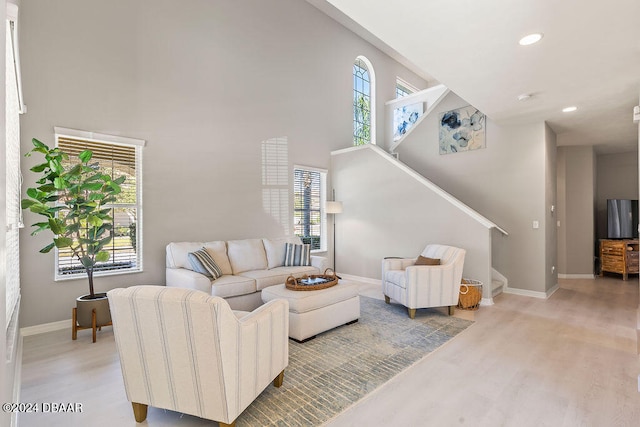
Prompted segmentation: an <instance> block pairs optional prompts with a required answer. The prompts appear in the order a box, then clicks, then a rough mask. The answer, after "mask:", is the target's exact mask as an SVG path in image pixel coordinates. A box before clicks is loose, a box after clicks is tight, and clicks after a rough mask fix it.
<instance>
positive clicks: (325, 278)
mask: <svg viewBox="0 0 640 427" xmlns="http://www.w3.org/2000/svg"><path fill="white" fill-rule="evenodd" d="M309 280H311V281H318V283H305V282H306V281H309ZM337 284H338V276H337V275H336V272H335V271H333V270H332V269H331V268H327V269H326V270H325V271H324V274H312V275H311V276H306V275H305V276H302V277H300V278H298V279H296V278H295V277H293V276H289V277H287V280H286V281H285V282H284V285H285V287H286V288H287V289H291V290H292V291H318V290H320V289H327V288H330V287H332V286H335V285H337Z"/></svg>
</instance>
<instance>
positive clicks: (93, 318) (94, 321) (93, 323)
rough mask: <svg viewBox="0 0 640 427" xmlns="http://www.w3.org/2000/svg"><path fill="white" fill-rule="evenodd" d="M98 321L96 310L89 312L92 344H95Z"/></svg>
mask: <svg viewBox="0 0 640 427" xmlns="http://www.w3.org/2000/svg"><path fill="white" fill-rule="evenodd" d="M97 324H98V319H97V316H96V309H95V308H94V309H93V310H91V329H92V330H93V342H96V330H97V329H98V326H97Z"/></svg>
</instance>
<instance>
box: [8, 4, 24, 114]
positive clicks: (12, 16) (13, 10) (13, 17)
mask: <svg viewBox="0 0 640 427" xmlns="http://www.w3.org/2000/svg"><path fill="white" fill-rule="evenodd" d="M6 20H7V21H9V22H10V23H12V24H13V26H11V25H9V26H8V27H9V32H10V33H11V48H12V54H13V70H14V73H15V75H16V86H17V87H16V90H17V92H18V109H19V112H20V114H24V113H26V112H27V106H26V105H24V96H23V93H22V72H21V70H20V43H19V42H18V5H17V4H14V3H9V2H7V7H6Z"/></svg>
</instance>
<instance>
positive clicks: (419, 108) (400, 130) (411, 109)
mask: <svg viewBox="0 0 640 427" xmlns="http://www.w3.org/2000/svg"><path fill="white" fill-rule="evenodd" d="M423 112H424V104H423V103H422V102H419V103H417V104H411V105H405V106H404V107H400V108H396V109H395V110H393V140H394V141H397V140H399V139H400V138H402V136H404V134H405V133H407V131H408V130H409V129H410V128H411V127H412V126H413V125H414V124H415V123H416V121H418V119H419V118H420V116H422V113H423Z"/></svg>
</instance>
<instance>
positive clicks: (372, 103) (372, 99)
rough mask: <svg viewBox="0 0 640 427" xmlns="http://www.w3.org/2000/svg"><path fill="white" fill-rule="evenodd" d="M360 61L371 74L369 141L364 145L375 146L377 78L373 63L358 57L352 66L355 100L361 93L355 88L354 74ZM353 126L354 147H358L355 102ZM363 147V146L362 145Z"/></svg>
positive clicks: (354, 105) (354, 106)
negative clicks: (356, 95)
mask: <svg viewBox="0 0 640 427" xmlns="http://www.w3.org/2000/svg"><path fill="white" fill-rule="evenodd" d="M358 61H362V62H363V63H364V65H365V66H366V71H367V72H368V73H369V95H368V96H369V141H367V142H365V143H364V145H366V144H373V145H376V77H375V72H374V70H373V65H372V64H371V61H369V59H367V58H366V57H365V56H362V55H360V56H358V57H356V59H355V60H354V61H353V63H352V64H351V70H352V72H351V81H352V84H353V86H352V88H351V89H352V90H351V96H352V98H354V95H355V94H356V92H359V91H357V90H356V87H355V78H356V77H355V73H354V67H355V66H356V63H357V62H358ZM351 113H352V125H353V129H354V134H353V145H354V146H358V145H357V144H356V140H355V138H356V135H355V124H356V104H355V102H353V106H352V111H351ZM361 145H362V144H361Z"/></svg>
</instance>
